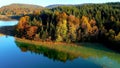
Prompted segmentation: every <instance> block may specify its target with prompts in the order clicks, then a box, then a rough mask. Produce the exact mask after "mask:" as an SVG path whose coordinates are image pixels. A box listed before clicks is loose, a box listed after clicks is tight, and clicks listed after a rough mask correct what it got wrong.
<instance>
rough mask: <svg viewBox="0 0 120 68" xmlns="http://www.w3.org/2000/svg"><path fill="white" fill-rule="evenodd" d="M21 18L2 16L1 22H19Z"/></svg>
mask: <svg viewBox="0 0 120 68" xmlns="http://www.w3.org/2000/svg"><path fill="white" fill-rule="evenodd" d="M19 19H20V16H7V15H0V20H2V21H14V20H19Z"/></svg>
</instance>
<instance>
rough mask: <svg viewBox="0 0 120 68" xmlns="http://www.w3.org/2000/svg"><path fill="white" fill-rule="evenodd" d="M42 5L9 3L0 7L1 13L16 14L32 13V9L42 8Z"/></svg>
mask: <svg viewBox="0 0 120 68" xmlns="http://www.w3.org/2000/svg"><path fill="white" fill-rule="evenodd" d="M42 9H43V7H42V6H37V5H30V4H17V3H16V4H10V5H7V6H3V7H1V8H0V14H1V15H7V16H18V15H26V14H32V13H33V12H34V11H37V10H38V11H40V10H42Z"/></svg>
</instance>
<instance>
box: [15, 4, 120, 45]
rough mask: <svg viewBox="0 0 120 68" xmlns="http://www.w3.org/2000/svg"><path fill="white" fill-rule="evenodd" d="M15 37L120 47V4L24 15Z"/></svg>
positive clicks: (64, 8) (44, 11)
mask: <svg viewBox="0 0 120 68" xmlns="http://www.w3.org/2000/svg"><path fill="white" fill-rule="evenodd" d="M15 36H17V37H20V38H26V39H30V40H41V41H58V42H68V43H70V42H103V43H105V42H107V43H116V44H120V3H119V2H118V3H117V2H116V3H104V4H82V5H71V6H70V5H69V6H67V5H66V6H58V7H54V8H49V9H44V10H42V11H39V12H34V13H33V14H29V15H24V16H23V17H21V18H20V20H19V23H18V25H17V26H16V32H15Z"/></svg>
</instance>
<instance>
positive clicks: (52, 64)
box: [0, 21, 120, 68]
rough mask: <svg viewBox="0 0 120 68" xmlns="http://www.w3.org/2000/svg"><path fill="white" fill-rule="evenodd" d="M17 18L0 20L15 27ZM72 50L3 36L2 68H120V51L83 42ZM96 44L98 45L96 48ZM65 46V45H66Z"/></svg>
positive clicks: (0, 50) (0, 59)
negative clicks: (56, 48)
mask: <svg viewBox="0 0 120 68" xmlns="http://www.w3.org/2000/svg"><path fill="white" fill-rule="evenodd" d="M16 24H17V21H0V26H13V25H16ZM81 45H82V47H81V46H80V47H79V48H76V47H74V46H73V47H71V48H70V49H69V50H71V51H72V50H73V51H72V53H69V52H67V51H69V50H68V49H67V47H66V51H59V50H55V49H50V48H48V47H45V46H36V45H32V44H27V43H21V42H19V40H17V39H15V38H14V37H12V36H5V35H1V36H0V68H120V58H119V57H120V54H119V53H115V52H114V51H111V50H109V49H107V48H105V47H104V46H103V45H102V44H99V43H81ZM96 46H97V47H96ZM64 49H65V48H64Z"/></svg>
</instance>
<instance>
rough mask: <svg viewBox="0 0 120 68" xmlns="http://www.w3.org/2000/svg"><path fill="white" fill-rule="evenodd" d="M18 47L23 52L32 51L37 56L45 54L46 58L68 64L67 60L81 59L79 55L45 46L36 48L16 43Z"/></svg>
mask: <svg viewBox="0 0 120 68" xmlns="http://www.w3.org/2000/svg"><path fill="white" fill-rule="evenodd" d="M16 44H17V46H18V47H19V48H20V49H21V51H22V52H27V51H30V52H31V53H35V54H43V55H44V56H46V57H48V58H49V59H53V60H54V61H62V62H66V61H67V60H71V61H72V60H74V59H75V58H77V57H79V55H77V54H71V53H68V52H63V51H58V50H55V49H50V48H47V47H45V46H36V45H30V44H25V43H24V44H23V43H19V42H16Z"/></svg>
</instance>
